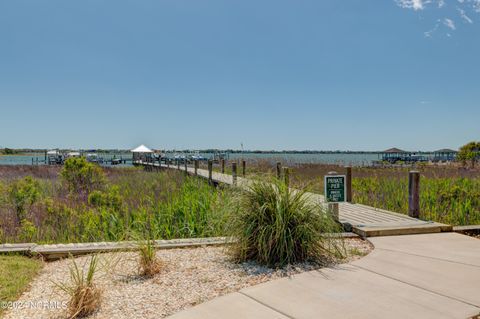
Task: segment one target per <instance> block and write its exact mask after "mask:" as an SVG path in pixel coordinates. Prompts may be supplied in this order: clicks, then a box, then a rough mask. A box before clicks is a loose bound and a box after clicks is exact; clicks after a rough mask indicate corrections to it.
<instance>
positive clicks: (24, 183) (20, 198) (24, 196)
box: [9, 176, 40, 222]
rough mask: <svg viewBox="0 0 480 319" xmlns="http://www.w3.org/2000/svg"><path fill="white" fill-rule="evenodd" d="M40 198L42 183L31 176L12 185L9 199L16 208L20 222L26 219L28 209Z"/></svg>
mask: <svg viewBox="0 0 480 319" xmlns="http://www.w3.org/2000/svg"><path fill="white" fill-rule="evenodd" d="M39 197H40V183H39V182H38V181H37V180H36V179H34V178H32V177H30V176H27V177H25V178H23V179H20V180H17V181H15V182H13V183H12V184H11V185H10V188H9V198H10V201H11V203H12V205H13V206H14V207H15V211H16V213H17V220H18V221H19V222H20V221H21V220H23V219H24V218H25V211H26V209H27V207H29V206H31V205H33V204H34V203H35V202H36V201H37V199H38V198H39Z"/></svg>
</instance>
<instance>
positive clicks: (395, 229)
mask: <svg viewBox="0 0 480 319" xmlns="http://www.w3.org/2000/svg"><path fill="white" fill-rule="evenodd" d="M136 164H137V165H142V166H146V167H152V168H153V167H157V168H169V169H175V170H177V169H178V167H177V166H172V165H170V166H168V167H167V166H166V165H165V164H158V163H144V162H136ZM179 170H180V171H185V166H183V165H182V166H180V169H179ZM187 172H188V174H190V175H194V173H195V170H194V168H193V167H187ZM197 175H198V176H200V177H203V178H207V179H208V171H207V170H205V169H198V170H197ZM212 180H213V182H214V183H216V184H218V183H220V184H228V185H232V184H233V177H232V175H228V174H222V173H219V172H215V171H213V172H212ZM248 183H251V180H249V179H247V178H242V177H240V176H238V177H237V182H236V184H237V186H239V187H245V186H247V185H248ZM308 194H309V196H311V198H312V199H313V200H315V201H317V202H318V203H321V204H323V205H325V204H326V203H325V201H324V197H323V196H322V195H320V194H314V193H308ZM339 222H340V223H342V224H343V225H344V227H345V229H346V230H347V231H353V232H354V233H356V234H358V235H360V236H362V237H374V236H393V235H411V234H425V233H440V232H449V231H452V226H450V225H445V224H440V223H436V222H432V221H424V220H420V219H416V218H412V217H409V216H407V215H405V214H400V213H395V212H391V211H387V210H383V209H378V208H375V207H370V206H366V205H361V204H351V203H341V204H340V205H339Z"/></svg>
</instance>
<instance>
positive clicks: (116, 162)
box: [111, 157, 122, 165]
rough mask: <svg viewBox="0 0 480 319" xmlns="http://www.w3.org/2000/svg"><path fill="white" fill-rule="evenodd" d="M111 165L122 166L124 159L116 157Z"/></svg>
mask: <svg viewBox="0 0 480 319" xmlns="http://www.w3.org/2000/svg"><path fill="white" fill-rule="evenodd" d="M111 164H112V165H120V164H122V159H121V158H116V157H114V158H112V161H111Z"/></svg>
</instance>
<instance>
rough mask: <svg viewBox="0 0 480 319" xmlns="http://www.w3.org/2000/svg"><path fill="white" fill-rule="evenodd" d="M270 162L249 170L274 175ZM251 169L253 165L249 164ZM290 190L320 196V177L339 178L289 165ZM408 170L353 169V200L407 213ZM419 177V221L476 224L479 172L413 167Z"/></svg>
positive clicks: (324, 167) (317, 167) (325, 167)
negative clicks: (301, 190) (299, 189)
mask: <svg viewBox="0 0 480 319" xmlns="http://www.w3.org/2000/svg"><path fill="white" fill-rule="evenodd" d="M274 162H275V161H274V160H270V161H267V160H263V161H261V162H259V163H258V166H257V167H252V168H251V170H252V171H254V172H258V173H257V174H258V175H260V174H267V175H268V174H269V175H271V176H272V175H274V172H273V168H274V165H275V163H274ZM250 164H251V165H255V164H256V163H255V162H251V163H250ZM288 166H289V167H290V169H291V174H290V181H291V185H292V187H296V188H305V187H307V188H309V189H310V190H311V191H313V192H316V193H319V194H323V177H324V176H325V175H326V174H328V172H330V171H336V172H338V173H339V174H343V173H344V172H345V169H344V168H343V167H342V166H339V165H333V164H295V163H289V164H288ZM411 169H412V168H411V167H410V168H408V167H389V168H373V167H354V168H353V181H352V184H353V200H354V202H355V203H360V204H365V205H369V206H373V207H377V208H382V209H386V210H391V211H394V212H399V213H404V214H407V213H408V172H409V170H411ZM416 169H417V170H419V171H420V173H421V182H420V208H421V210H420V218H422V219H425V220H433V221H437V222H441V223H446V224H452V225H473V224H480V168H478V167H477V168H475V169H471V168H469V169H466V168H464V167H461V166H458V165H443V166H429V165H419V166H417V167H416Z"/></svg>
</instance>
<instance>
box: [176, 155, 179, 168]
mask: <svg viewBox="0 0 480 319" xmlns="http://www.w3.org/2000/svg"><path fill="white" fill-rule="evenodd" d="M176 161H177V170H180V160H179V159H178V158H177V159H176Z"/></svg>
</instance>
